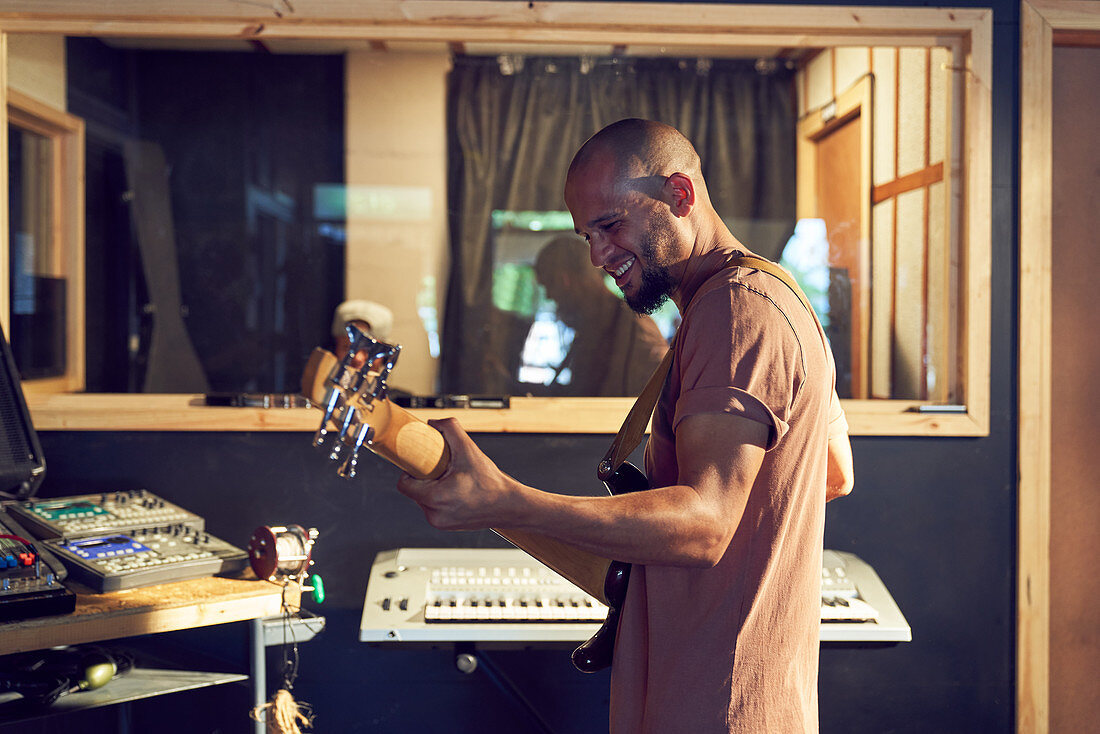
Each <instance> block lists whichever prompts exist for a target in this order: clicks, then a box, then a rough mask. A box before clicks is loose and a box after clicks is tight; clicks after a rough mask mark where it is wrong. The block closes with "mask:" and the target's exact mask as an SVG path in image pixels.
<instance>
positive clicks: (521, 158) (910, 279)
mask: <svg viewBox="0 0 1100 734" xmlns="http://www.w3.org/2000/svg"><path fill="white" fill-rule="evenodd" d="M141 45H142V41H141V40H138V41H133V42H131V43H130V45H129V46H127V45H126V44H125V43H121V42H120V41H119V40H117V39H112V40H110V41H108V42H101V41H98V40H95V39H89V38H80V39H76V38H74V39H68V45H67V54H66V58H67V71H66V73H67V78H66V80H65V82H66V86H67V90H68V99H69V106H70V111H71V112H73V113H74V114H77V115H79V116H81V117H84V118H85V119H87V120H88V123H89V124H88V128H87V130H88V136H87V137H88V144H87V145H88V147H87V166H88V185H87V196H88V201H87V222H86V223H85V229H86V233H87V250H88V252H87V258H86V262H87V267H88V295H87V303H88V304H89V307H88V314H87V319H88V335H89V337H88V366H87V375H88V385H89V389H90V390H91V391H95V392H115V391H128V390H141V389H143V387H145V386H146V385H148V384H150V383H149V381H148V375H149V370H150V367H149V358H150V357H149V355H150V352H149V346H150V344H151V343H152V336H151V335H152V334H153V333H154V332H155V331H156V330H157V329H158V328H163V323H164V322H165V320H166V319H167V318H168V317H170V316H171V317H174V319H175V320H176V321H177V322H179V323H182V325H183V327H184V328H185V329H186V332H187V334H188V336H189V338H190V340H191V342H192V343H193V344H194V350H195V352H196V354H197V355H198V360H199V362H200V363H201V367H202V372H203V375H204V377H205V378H206V379H207V380H208V382H209V386H210V389H211V390H213V391H248V392H282V391H294V390H296V389H297V385H296V382H297V377H298V373H299V372H300V364H301V363H303V362H304V360H305V357H306V355H308V352H309V350H310V349H311V348H312V347H313V346H316V345H319V344H320V345H327V344H328V342H329V338H330V337H329V325H330V322H331V318H332V310H333V308H334V307H335V305H336V304H337V303H339V302H340V301H341V300H343V299H344V297H345V296H346V297H354V298H360V297H363V298H368V299H370V300H377V301H379V302H385V303H386V305H387V306H388V307H390V308H392V309H393V310H394V313H395V323H394V333H393V338H394V340H395V341H398V342H401V343H402V344H403V345H404V347H405V348H404V349H403V351H402V357H401V361H400V362H399V363H398V365H397V367H396V370H395V381H396V382H397V383H398V384H401V385H402V386H407V387H408V388H409V389H411V390H412V391H414V392H417V393H432V392H450V393H474V394H478V393H480V394H484V393H500V394H503V393H512V394H527V393H536V394H537V393H539V391H540V390H542V391H544V394H549V393H550V392H551V391H553V390H556V391H558V393H557V394H564V393H565V392H567V391H576V390H579V389H580V387H579V386H580V385H582V384H583V382H584V380H583V379H582V375H580V374H579V372H578V370H577V369H576V368H575V367H574V366H573V365H571V364H567V361H568V358H569V355H570V351H571V348H572V347H573V345H574V344H575V343H576V341H577V339H578V338H579V337H578V333H577V330H576V329H575V328H574V327H572V326H570V325H568V324H567V323H566V322H565V320H564V319H562V318H561V315H562V314H561V312H560V308H561V303H557V302H555V299H553V298H552V297H548V296H547V295H546V293H545V292H546V287H545V285H543V284H542V283H540V281H539V279H538V277H537V274H536V271H535V263H536V258H537V255H538V252H539V249H540V248H541V247H542V246H543V245H545V244H546V243H547V242H548V241H549V240H551V239H552V238H553V237H555V236H556V235H558V234H561V233H568V232H571V231H572V222H571V220H570V219H569V217H568V213H567V212H565V211H564V203H563V201H562V195H561V190H562V186H563V183H564V177H565V169H566V167H567V165H568V162H569V159H570V158H571V156H572V154H573V152H574V151H575V150H576V148H577V147H578V146H579V145H580V144H581V143H582V142H583V141H584V140H585V139H587V137H588V136H589V135H591V134H592V133H593V132H595V131H596V130H597V129H599V128H600V127H602V126H603V125H604V124H607V123H609V122H612V121H614V120H616V119H620V118H621V117H625V116H644V117H651V118H655V119H659V120H663V121H665V122H668V123H670V124H673V125H674V126H676V127H678V128H680V129H681V130H683V131H684V132H685V133H686V134H687V135H688V137H689V138H691V139H692V140H693V142H695V144H696V146H697V147H698V148H699V150H700V153H701V154H702V157H703V161H704V166H705V169H704V173H705V175H706V177H707V182H708V184H709V188H710V193H711V196H712V199H713V200H714V201H715V205H716V207H717V209H718V211H719V212H720V213H721V214H722V216H723V218H724V219H725V221H726V222H727V224H728V226H729V227H730V229H731V231H732V232H733V233H734V235H735V236H737V237H738V238H739V239H741V240H742V241H743V242H744V243H745V244H746V246H747V247H749V248H750V249H752V250H754V251H756V252H758V253H760V254H762V255H765V256H767V257H770V258H772V259H779V258H780V257H782V258H783V262H784V264H787V265H788V266H789V267H790V268H791V269H792V270H795V271H796V273H797V274H798V275H799V277H800V279H801V281H802V284H803V286H804V288H805V289H806V290H807V291H808V292H809V294H810V296H811V299H812V300H814V302H815V306H818V307H819V313H820V315H821V316H822V321H823V323H824V324H825V325H826V328H827V331H828V334H829V337H830V340H831V341H832V343H833V346H834V353H835V354H836V357H837V364H838V387H839V388H840V392H841V395H842V396H844V397H849V396H850V397H871V398H918V399H929V400H937V401H950V400H951V399H952V390H954V389H955V386H954V385H953V384H952V381H953V380H954V379H955V375H956V374H957V370H956V369H955V366H954V362H953V360H954V359H955V358H956V357H957V348H956V347H955V346H953V345H954V344H955V342H956V341H957V334H956V330H957V327H956V326H954V318H955V316H956V315H957V313H958V309H957V304H958V293H957V290H958V284H957V282H956V280H953V277H954V276H953V273H954V272H955V271H954V268H957V263H958V255H957V252H956V250H957V247H958V242H957V237H958V235H957V234H952V223H951V221H950V218H951V216H952V215H951V212H950V210H949V208H948V206H947V202H948V200H949V193H950V192H949V189H948V187H949V186H953V185H955V183H953V182H951V181H949V180H948V177H949V176H950V175H951V173H950V172H951V171H957V170H958V169H959V168H960V166H959V161H958V159H957V156H955V154H954V153H952V152H951V151H953V150H955V147H956V146H955V143H954V142H953V141H952V131H953V130H955V129H956V126H955V125H953V124H952V120H951V118H950V115H949V113H950V112H952V109H954V110H955V114H956V115H957V114H958V108H952V107H951V106H950V105H948V104H947V98H948V96H949V92H948V87H949V86H950V82H949V81H948V78H949V76H950V72H949V71H947V69H948V67H950V65H951V64H950V63H949V62H950V58H949V57H948V55H947V53H946V52H945V51H944V50H943V49H925V48H901V49H899V48H878V47H875V48H867V47H860V48H825V49H813V50H811V49H788V50H787V51H786V52H784V53H783V54H782V55H780V56H779V57H778V58H763V59H757V58H755V57H754V58H732V57H731V58H700V57H697V56H691V57H688V56H676V57H664V56H662V57H655V58H646V57H642V56H634V55H631V54H632V53H633V49H631V48H628V49H627V51H626V53H618V54H613V53H611V52H610V49H609V50H608V53H607V54H604V55H599V54H593V55H586V56H575V57H562V56H542V55H523V54H517V53H508V54H505V55H496V54H493V55H482V56H473V55H465V54H456V53H452V51H450V50H443V49H442V48H441V46H439V45H436V46H430V47H429V46H425V47H423V48H410V49H409V50H404V49H401V50H398V49H397V48H387V49H385V50H384V51H379V50H367V49H364V48H363V47H361V46H360V47H358V48H351V50H347V51H344V52H340V53H334V54H329V55H308V54H297V53H291V52H286V51H287V50H288V49H290V48H291V44H287V45H286V46H284V47H283V49H282V51H281V52H280V51H277V52H275V53H250V52H221V51H204V52H198V51H168V50H154V49H146V48H141ZM514 48H515V47H513V50H514ZM531 48H532V49H533V50H536V51H537V46H532V47H531ZM662 52H663V51H660V50H656V49H648V50H647V51H646V53H651V54H658V53H662ZM724 52H727V53H730V55H731V56H736V54H737V53H739V50H738V49H733V48H728V49H725V51H724ZM753 53H755V51H754V52H753ZM11 63H12V64H13V65H17V64H18V63H19V59H18V58H15V59H12V61H11ZM871 81H873V84H871V83H870V82H871ZM861 84H863V85H865V86H868V87H873V93H867V94H865V95H864V97H863V102H862V106H861V107H859V111H858V113H852V112H846V111H844V110H845V109H847V108H845V107H844V104H843V101H844V99H845V96H846V95H849V94H850V93H851V91H852V90H853V89H856V88H857V87H860V85H861ZM410 89H415V90H418V93H417V94H416V95H411V94H409V92H408V90H410ZM131 92H132V94H131ZM830 114H832V115H835V117H830ZM814 117H817V118H819V119H820V121H821V126H822V127H821V128H820V129H818V130H817V131H816V132H814V133H812V135H814V136H816V137H815V140H823V139H825V138H824V137H823V134H822V132H821V131H822V130H826V129H829V130H831V129H833V127H830V126H834V127H835V126H838V125H841V124H842V123H850V122H853V121H855V122H860V123H862V122H870V123H871V125H870V128H869V133H868V134H864V133H865V132H867V130H861V132H860V136H859V142H858V147H859V152H858V153H856V154H852V155H859V156H860V157H861V158H860V161H859V165H855V164H853V162H852V161H851V160H847V162H846V163H845V164H844V165H841V163H844V161H845V160H846V158H845V156H847V158H849V159H850V158H851V155H849V154H844V155H839V156H834V157H836V158H838V159H839V160H840V161H841V162H840V163H828V162H826V161H827V159H828V157H829V156H828V155H826V154H821V155H820V156H819V157H820V160H821V161H822V164H821V165H820V166H818V170H817V171H816V173H815V175H814V176H813V177H812V181H811V182H810V185H808V186H807V185H805V183H804V182H803V180H802V178H803V175H802V170H801V168H802V166H803V163H804V161H803V160H802V152H801V149H800V148H799V147H798V146H799V145H800V144H801V143H800V142H799V141H800V137H799V136H800V134H801V130H802V125H803V123H804V122H805V121H807V120H809V119H810V118H814ZM872 118H873V119H872ZM848 132H851V129H848ZM16 137H17V136H15V135H13V136H12V138H13V141H14V140H15V138H16ZM132 141H149V142H153V143H156V144H157V145H158V146H160V148H161V149H162V150H163V152H164V155H165V175H166V177H167V182H168V193H167V200H168V201H169V205H170V218H171V222H172V224H173V227H172V229H173V233H172V237H173V242H174V246H175V248H176V255H175V258H176V262H177V265H178V276H177V280H178V282H177V285H178V291H179V298H178V303H176V304H174V305H171V306H168V307H165V306H164V305H163V300H158V295H161V294H162V292H163V291H162V289H160V287H159V286H157V287H153V286H151V285H150V283H151V280H153V279H152V278H151V276H150V275H149V273H148V272H146V271H147V268H148V267H149V265H150V264H151V263H154V262H155V261H156V258H153V257H151V256H149V254H148V253H147V252H146V250H145V249H143V247H142V245H141V244H140V242H138V241H137V238H136V236H135V231H136V229H135V226H134V212H133V209H134V206H135V204H134V202H135V200H137V199H141V198H142V194H143V193H145V192H143V191H139V190H137V189H135V187H134V186H133V185H131V184H130V182H128V181H127V179H126V173H125V171H126V166H125V164H124V163H125V162H124V157H125V152H124V151H125V147H126V143H127V142H132ZM15 144H17V143H14V142H13V145H15ZM867 146H870V147H869V148H868V147H867ZM17 155H23V158H24V160H25V158H26V155H25V154H21V153H19V152H16V151H13V152H12V160H13V168H12V171H11V175H12V176H13V179H14V177H15V176H16V175H17V174H18V175H22V174H21V170H22V169H20V170H19V171H17V170H16V168H15V165H16V164H15V160H16V156H17ZM865 155H866V156H867V160H868V161H873V165H870V164H868V165H867V166H865V168H866V170H867V171H873V178H872V177H871V176H868V181H867V182H866V186H864V182H863V181H862V178H861V179H860V181H859V189H858V191H857V192H856V194H855V196H856V197H857V202H856V203H857V205H858V206H859V207H860V215H859V216H860V219H859V221H858V223H857V222H856V221H855V220H854V219H852V218H846V217H842V218H841V219H840V221H832V220H831V219H830V217H829V215H828V214H827V213H825V212H822V211H820V209H821V206H820V202H819V198H820V194H821V192H824V193H825V194H828V193H829V192H831V191H834V190H836V189H839V188H840V185H841V184H842V183H849V182H851V181H852V180H853V179H854V178H855V177H857V176H858V177H862V176H863V175H864V173H863V172H862V170H858V171H857V169H862V168H864V166H863V163H864V161H863V156H865ZM953 156H955V157H953ZM852 171H856V172H855V173H853V172H852ZM19 190H25V187H23V188H22V189H20V188H19V187H17V186H13V187H12V192H13V193H12V196H13V197H15V196H18V195H20V194H18V193H17V191H19ZM956 193H957V190H956ZM864 207H865V208H864ZM24 208H25V202H24V203H23V204H21V205H19V206H16V205H15V204H13V205H12V212H13V215H12V220H13V222H12V223H13V225H18V226H21V227H23V228H24V229H26V226H27V224H26V222H25V221H24V222H19V223H17V222H16V221H15V220H16V218H17V217H18V216H22V214H21V212H22V210H23V209H24ZM865 214H866V216H864V215H865ZM555 217H556V218H557V219H555ZM168 221H169V215H165V216H163V217H157V218H154V224H157V223H159V224H161V225H165V224H166V223H167V222H168ZM796 222H799V224H798V225H797V227H796ZM821 222H825V224H824V225H822V224H821ZM822 227H823V228H824V236H825V238H826V240H827V241H828V243H829V244H828V245H827V253H826V254H825V255H822V253H821V248H822V247H824V246H825V245H823V243H822V241H821V239H820V237H821V234H822ZM955 227H956V228H957V223H956V224H955ZM27 232H30V230H27ZM837 233H847V234H849V235H853V238H851V239H850V244H848V245H845V247H846V248H847V249H848V250H849V251H851V252H853V253H855V255H857V256H856V257H853V258H849V259H848V260H844V259H843V258H842V257H841V253H840V249H841V248H840V247H839V246H837V245H836V243H835V242H834V239H835V238H834V235H836V234H837ZM27 236H28V235H25V234H21V233H13V234H12V238H11V239H12V243H13V247H12V257H13V258H14V260H13V262H12V267H13V273H14V274H15V276H16V280H19V278H20V275H19V273H20V272H23V273H29V272H31V270H30V269H29V267H27V263H28V262H29V261H28V257H30V258H31V259H34V258H37V257H38V256H37V255H33V256H28V254H27V253H28V252H33V251H34V246H32V245H31V244H30V243H29V242H30V240H33V241H35V242H40V241H43V242H44V241H48V240H49V237H47V236H45V235H44V234H40V233H37V232H33V233H31V234H29V237H30V240H27V239H26V237H27ZM20 238H23V240H21V239H20ZM21 242H27V244H21ZM799 242H801V243H802V244H801V245H800V244H797V243H799ZM806 242H811V243H814V244H813V245H812V246H810V247H809V250H808V251H806V252H799V247H806V246H807V245H806V244H805V243H806ZM823 258H824V259H823ZM811 261H812V262H813V263H815V264H814V265H813V266H811V265H808V264H807V263H808V262H811ZM823 263H824V264H823ZM20 268H22V270H20ZM28 282H29V281H26V279H25V278H24V280H23V281H22V282H20V283H13V289H12V290H13V296H14V297H15V298H17V299H20V301H19V304H20V305H18V306H15V308H14V309H13V310H14V311H16V312H17V313H18V312H19V310H20V309H22V308H24V307H25V305H26V304H27V303H29V300H28V299H29V298H30V297H31V295H32V294H33V295H34V297H35V298H37V297H38V295H39V294H40V292H41V283H40V282H38V281H35V282H34V285H33V287H31V286H30V285H28ZM605 290H608V289H606V288H605ZM613 290H614V289H611V292H613ZM345 291H347V292H346V293H345ZM616 297H617V294H616ZM158 319H159V321H160V324H161V327H158V326H157V324H158ZM654 320H655V321H656V323H657V327H658V329H659V331H660V333H661V335H662V336H663V337H664V338H665V339H667V338H669V337H670V336H671V335H672V333H673V332H674V330H675V327H676V315H675V311H674V309H672V310H670V311H667V312H664V313H658V314H654ZM58 333H60V332H58ZM161 389H163V388H161ZM570 394H575V393H570ZM593 394H594V393H593Z"/></svg>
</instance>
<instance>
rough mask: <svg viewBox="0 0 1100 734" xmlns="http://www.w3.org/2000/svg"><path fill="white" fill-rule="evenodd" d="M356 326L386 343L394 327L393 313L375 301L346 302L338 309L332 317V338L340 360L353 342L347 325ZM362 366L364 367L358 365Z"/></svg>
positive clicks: (358, 300)
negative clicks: (349, 337) (349, 323)
mask: <svg viewBox="0 0 1100 734" xmlns="http://www.w3.org/2000/svg"><path fill="white" fill-rule="evenodd" d="M349 321H350V322H351V323H353V324H355V325H356V326H357V327H359V328H360V329H362V330H363V331H365V332H366V333H367V334H369V335H370V336H372V337H374V338H375V339H377V340H378V341H382V342H384V341H386V337H388V336H389V335H390V329H391V328H392V327H393V311H390V310H389V309H388V308H386V307H385V306H383V305H382V304H381V303H375V302H374V301H365V300H362V299H354V300H350V301H344V302H343V303H341V304H340V305H339V306H337V307H336V312H335V313H333V315H332V338H333V340H334V341H335V345H336V346H335V349H334V350H333V352H334V353H335V354H336V356H337V357H339V358H340V359H343V358H344V355H345V354H347V353H348V347H349V346H351V342H350V340H349V339H348V332H347V329H346V328H345V324H347V323H348V322H349ZM356 366H362V365H356Z"/></svg>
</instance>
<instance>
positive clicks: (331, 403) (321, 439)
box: [313, 387, 340, 446]
mask: <svg viewBox="0 0 1100 734" xmlns="http://www.w3.org/2000/svg"><path fill="white" fill-rule="evenodd" d="M339 402H340V391H339V390H337V389H336V388H335V387H330V388H329V389H328V393H327V394H326V395H325V403H324V406H323V408H324V411H325V415H324V417H323V418H321V427H320V428H318V429H317V433H315V434H314V435H313V445H314V446H322V445H324V443H325V437H326V436H328V434H329V430H328V422H329V421H330V420H332V414H333V413H334V412H336V405H337V404H338V403H339Z"/></svg>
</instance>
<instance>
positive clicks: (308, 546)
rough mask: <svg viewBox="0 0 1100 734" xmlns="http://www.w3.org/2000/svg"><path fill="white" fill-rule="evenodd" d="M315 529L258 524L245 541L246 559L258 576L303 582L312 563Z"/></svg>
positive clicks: (299, 526)
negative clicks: (246, 547) (246, 548)
mask: <svg viewBox="0 0 1100 734" xmlns="http://www.w3.org/2000/svg"><path fill="white" fill-rule="evenodd" d="M317 535H318V533H317V530H316V529H315V528H310V529H309V530H306V529H305V528H303V527H302V526H301V525H286V526H282V525H279V526H268V525H261V526H260V527H258V528H256V530H255V531H253V533H252V537H251V538H250V539H249V541H248V563H249V565H251V566H252V570H253V571H254V572H255V573H256V575H257V576H258V577H259V578H261V579H266V580H268V581H274V582H277V583H278V582H284V581H288V580H294V581H297V582H299V583H302V582H304V580H305V577H306V573H307V572H308V571H309V568H310V566H312V565H313V560H312V557H311V556H312V555H313V543H314V542H315V541H316V540H317Z"/></svg>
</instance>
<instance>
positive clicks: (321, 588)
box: [309, 574, 325, 604]
mask: <svg viewBox="0 0 1100 734" xmlns="http://www.w3.org/2000/svg"><path fill="white" fill-rule="evenodd" d="M309 583H310V585H312V586H313V601H315V602H317V603H318V604H322V603H324V601H325V582H324V580H323V579H322V578H321V577H320V575H318V574H313V575H312V576H310V577H309Z"/></svg>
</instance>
